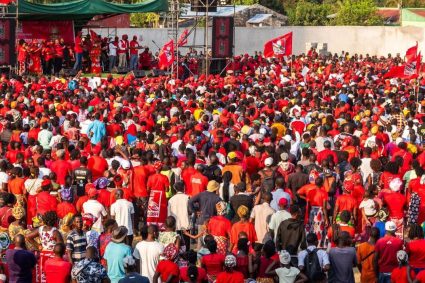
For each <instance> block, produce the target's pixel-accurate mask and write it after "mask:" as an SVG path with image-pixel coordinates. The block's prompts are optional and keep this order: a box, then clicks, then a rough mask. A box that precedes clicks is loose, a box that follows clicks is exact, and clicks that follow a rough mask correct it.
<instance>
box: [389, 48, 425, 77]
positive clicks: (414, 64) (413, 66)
mask: <svg viewBox="0 0 425 283" xmlns="http://www.w3.org/2000/svg"><path fill="white" fill-rule="evenodd" d="M421 57H422V56H421V54H420V53H419V54H418V55H417V56H416V57H415V58H414V59H413V61H411V62H410V63H407V62H406V63H405V64H404V65H401V66H394V67H392V68H391V69H390V70H389V71H388V72H387V73H386V74H385V75H384V79H386V78H400V79H413V78H416V77H417V76H418V74H419V67H420V64H421Z"/></svg>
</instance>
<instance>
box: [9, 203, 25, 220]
mask: <svg viewBox="0 0 425 283" xmlns="http://www.w3.org/2000/svg"><path fill="white" fill-rule="evenodd" d="M12 216H13V217H14V218H15V219H16V220H21V219H22V218H24V216H25V209H24V208H23V207H22V206H20V205H16V206H14V207H13V209H12Z"/></svg>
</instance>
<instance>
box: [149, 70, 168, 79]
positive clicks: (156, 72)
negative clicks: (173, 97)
mask: <svg viewBox="0 0 425 283" xmlns="http://www.w3.org/2000/svg"><path fill="white" fill-rule="evenodd" d="M167 75H169V73H168V72H166V71H163V70H152V74H151V76H152V77H160V76H167Z"/></svg>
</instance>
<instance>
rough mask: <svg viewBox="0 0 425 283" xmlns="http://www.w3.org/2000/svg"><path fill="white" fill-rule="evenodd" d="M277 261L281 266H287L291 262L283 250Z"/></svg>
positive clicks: (288, 255)
mask: <svg viewBox="0 0 425 283" xmlns="http://www.w3.org/2000/svg"><path fill="white" fill-rule="evenodd" d="M279 259H280V262H281V263H282V264H289V263H290V262H291V255H290V254H289V253H288V252H287V251H285V250H283V251H281V252H280V253H279Z"/></svg>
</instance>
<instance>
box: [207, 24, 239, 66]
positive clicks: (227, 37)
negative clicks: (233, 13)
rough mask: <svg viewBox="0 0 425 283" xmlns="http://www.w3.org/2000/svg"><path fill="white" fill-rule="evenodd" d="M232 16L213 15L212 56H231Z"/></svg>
mask: <svg viewBox="0 0 425 283" xmlns="http://www.w3.org/2000/svg"><path fill="white" fill-rule="evenodd" d="M234 28H235V26H234V19H233V17H213V27H212V56H213V58H229V57H232V56H233V31H234Z"/></svg>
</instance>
